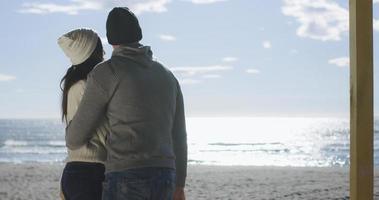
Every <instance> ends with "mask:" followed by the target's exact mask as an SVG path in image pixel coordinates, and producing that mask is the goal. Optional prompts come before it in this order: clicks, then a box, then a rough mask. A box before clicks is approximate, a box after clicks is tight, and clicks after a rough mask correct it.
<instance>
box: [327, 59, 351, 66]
mask: <svg viewBox="0 0 379 200" xmlns="http://www.w3.org/2000/svg"><path fill="white" fill-rule="evenodd" d="M328 63H329V64H332V65H337V66H338V67H348V66H349V65H350V59H349V57H340V58H333V59H330V60H329V61H328Z"/></svg>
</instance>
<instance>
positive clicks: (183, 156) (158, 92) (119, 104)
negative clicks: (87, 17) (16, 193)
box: [58, 7, 187, 200]
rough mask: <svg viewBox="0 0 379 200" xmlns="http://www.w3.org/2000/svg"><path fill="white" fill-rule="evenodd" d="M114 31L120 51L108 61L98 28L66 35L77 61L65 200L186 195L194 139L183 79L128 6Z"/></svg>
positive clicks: (71, 85) (111, 23)
mask: <svg viewBox="0 0 379 200" xmlns="http://www.w3.org/2000/svg"><path fill="white" fill-rule="evenodd" d="M106 29H107V39H108V43H109V44H111V45H112V46H113V53H112V57H111V58H110V59H109V60H107V61H104V62H103V56H104V51H103V47H102V43H101V40H100V38H99V36H98V35H97V34H96V33H95V32H94V31H92V30H89V29H77V30H73V31H71V32H69V33H66V34H64V35H63V36H62V37H60V38H59V39H58V44H59V46H60V47H61V48H62V50H63V52H64V53H65V54H66V55H67V56H68V57H69V58H70V60H71V62H72V66H71V67H70V68H69V69H68V70H67V73H66V75H65V76H64V77H63V79H62V83H61V85H63V88H62V90H63V100H62V111H63V115H62V116H63V118H64V119H65V120H66V122H67V127H66V146H67V147H68V159H67V164H66V166H65V168H64V170H63V175H62V180H61V190H62V194H63V197H64V199H66V200H87V199H88V200H97V199H105V200H119V199H120V200H121V199H126V200H140V199H141V200H142V199H143V200H146V199H149V200H169V199H174V200H184V199H185V195H184V186H185V179H186V173H187V139H186V128H185V117H184V106H183V96H182V93H181V89H180V86H179V84H178V81H177V79H176V78H175V77H174V75H173V74H172V73H171V72H170V71H169V70H168V69H167V68H165V67H164V66H162V65H161V64H160V63H158V62H156V61H153V59H152V52H151V50H150V48H149V47H148V46H143V45H141V44H140V43H139V41H140V40H141V39H142V32H141V28H140V26H139V23H138V19H137V18H136V16H135V15H134V14H133V13H132V12H131V11H130V10H129V9H128V8H120V7H118V8H114V9H113V10H112V11H111V12H110V13H109V15H108V19H107V23H106ZM95 66H96V67H95Z"/></svg>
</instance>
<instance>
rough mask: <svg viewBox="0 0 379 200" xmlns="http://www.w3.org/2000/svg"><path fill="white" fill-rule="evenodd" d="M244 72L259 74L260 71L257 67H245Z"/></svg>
mask: <svg viewBox="0 0 379 200" xmlns="http://www.w3.org/2000/svg"><path fill="white" fill-rule="evenodd" d="M246 73H248V74H259V73H261V71H259V70H258V69H247V70H246Z"/></svg>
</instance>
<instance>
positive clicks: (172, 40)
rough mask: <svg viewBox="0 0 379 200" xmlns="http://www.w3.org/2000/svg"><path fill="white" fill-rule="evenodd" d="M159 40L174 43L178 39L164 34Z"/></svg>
mask: <svg viewBox="0 0 379 200" xmlns="http://www.w3.org/2000/svg"><path fill="white" fill-rule="evenodd" d="M159 39H161V40H163V41H167V42H174V41H176V37H175V36H173V35H168V34H162V35H160V36H159Z"/></svg>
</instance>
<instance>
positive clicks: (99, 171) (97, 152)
mask: <svg viewBox="0 0 379 200" xmlns="http://www.w3.org/2000/svg"><path fill="white" fill-rule="evenodd" d="M58 44H59V46H60V47H61V48H62V50H63V52H64V53H65V54H66V56H67V57H69V58H70V60H71V63H72V66H71V67H70V68H69V69H68V70H67V73H66V75H65V76H64V77H63V78H62V81H61V87H62V85H63V88H62V91H63V95H62V119H63V120H65V122H66V123H67V124H68V123H69V122H70V121H71V120H72V118H73V117H74V115H75V112H76V110H77V108H78V106H79V103H80V101H81V98H82V96H83V93H84V90H85V86H86V78H87V75H88V74H89V73H90V72H91V70H92V69H93V68H94V67H95V66H96V65H97V64H98V63H100V62H102V61H103V60H104V59H103V56H104V51H103V46H102V44H101V40H100V38H99V36H98V35H97V34H96V33H95V32H94V31H92V30H89V29H77V30H73V31H71V32H69V33H66V34H64V35H63V36H62V37H60V38H59V39H58ZM104 121H105V120H104ZM107 130H108V128H107V125H106V123H105V122H104V123H103V124H100V126H99V128H98V129H97V130H96V133H94V134H93V138H92V139H91V141H90V142H89V143H88V144H87V145H85V146H83V147H81V148H80V149H77V150H73V151H72V150H69V149H68V158H67V163H66V166H65V168H64V170H63V175H62V180H61V188H62V193H63V196H64V198H65V199H66V200H76V199H78V200H79V199H80V200H87V199H90V200H97V199H99V200H100V199H101V195H102V182H103V180H104V170H105V167H104V162H105V159H106V150H105V135H106V133H107Z"/></svg>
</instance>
